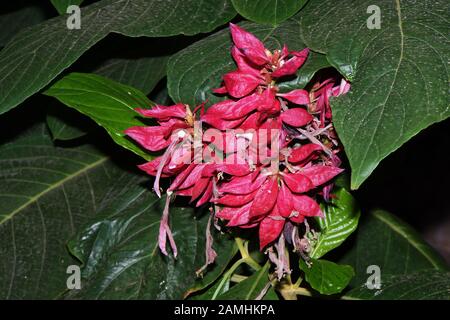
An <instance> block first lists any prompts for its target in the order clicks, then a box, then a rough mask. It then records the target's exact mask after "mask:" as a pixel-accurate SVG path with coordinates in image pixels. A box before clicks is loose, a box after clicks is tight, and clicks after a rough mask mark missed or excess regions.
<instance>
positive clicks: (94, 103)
mask: <svg viewBox="0 0 450 320" xmlns="http://www.w3.org/2000/svg"><path fill="white" fill-rule="evenodd" d="M45 94H46V95H48V96H52V97H55V98H57V99H58V100H59V101H61V102H62V103H64V104H66V105H68V106H69V107H72V108H74V109H76V110H78V111H79V112H81V113H83V114H85V115H87V116H89V117H90V118H92V119H93V120H94V121H95V122H97V123H98V124H99V125H100V126H102V127H104V128H105V129H106V131H107V132H108V133H109V135H110V136H111V137H112V138H113V140H114V141H115V142H116V143H117V144H119V145H121V146H122V147H124V148H126V149H128V150H131V151H133V152H134V153H136V154H138V155H140V156H142V157H143V158H145V159H151V156H150V155H149V154H148V153H146V152H145V151H143V150H142V149H141V148H140V147H139V146H138V145H137V144H135V143H134V142H132V141H131V140H129V139H128V138H127V137H126V136H125V133H124V131H125V130H126V129H128V128H130V127H132V126H143V125H144V123H143V122H142V118H140V117H139V115H138V113H136V112H135V111H134V110H133V109H134V108H137V107H141V108H146V107H148V106H151V105H152V102H151V101H150V100H148V99H147V97H146V96H145V95H144V94H143V93H142V92H140V91H139V90H136V89H134V88H132V87H129V86H125V85H121V84H119V83H117V82H114V81H112V80H109V79H106V78H103V77H100V76H97V75H93V74H82V73H71V74H69V75H68V76H65V77H64V78H62V79H61V80H59V81H58V82H56V83H55V84H54V85H53V86H52V87H51V88H50V89H48V90H47V91H46V92H45Z"/></svg>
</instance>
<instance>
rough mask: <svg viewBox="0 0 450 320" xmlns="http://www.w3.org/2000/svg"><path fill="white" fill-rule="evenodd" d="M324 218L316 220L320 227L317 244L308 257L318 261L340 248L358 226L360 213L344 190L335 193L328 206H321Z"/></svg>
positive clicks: (353, 200) (350, 196)
mask: <svg viewBox="0 0 450 320" xmlns="http://www.w3.org/2000/svg"><path fill="white" fill-rule="evenodd" d="M323 212H324V214H325V217H324V218H316V221H317V222H318V224H319V226H320V233H319V237H318V239H317V242H316V243H315V244H314V247H313V249H312V251H311V252H310V257H311V258H313V259H318V258H320V257H322V256H323V255H324V254H325V253H327V252H328V251H330V250H332V249H334V248H336V247H338V246H340V245H341V244H342V242H344V241H345V239H347V237H348V236H349V235H350V234H351V233H352V232H353V231H355V229H356V227H357V226H358V220H359V216H360V211H359V208H358V205H357V203H356V201H355V199H354V198H353V197H352V195H351V194H350V193H349V192H347V191H346V190H345V189H343V188H341V189H339V190H338V191H337V192H336V193H335V198H333V199H332V201H331V203H330V204H327V205H325V206H323Z"/></svg>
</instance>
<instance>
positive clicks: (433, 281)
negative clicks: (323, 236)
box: [344, 270, 450, 300]
mask: <svg viewBox="0 0 450 320" xmlns="http://www.w3.org/2000/svg"><path fill="white" fill-rule="evenodd" d="M344 298H345V299H365V300H450V272H444V271H438V270H424V271H421V272H417V273H412V274H408V275H395V276H387V277H383V281H382V284H381V288H380V290H371V289H368V288H367V287H366V286H364V285H362V286H360V287H359V288H355V289H353V290H351V291H350V292H348V293H347V294H346V295H345V297H344Z"/></svg>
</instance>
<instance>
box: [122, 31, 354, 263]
mask: <svg viewBox="0 0 450 320" xmlns="http://www.w3.org/2000/svg"><path fill="white" fill-rule="evenodd" d="M230 30H231V35H232V38H233V42H234V46H233V47H232V49H231V54H232V57H233V59H234V60H235V62H236V64H237V70H235V71H232V72H229V73H227V74H225V75H224V76H223V86H222V87H220V88H218V89H215V90H214V92H215V93H217V94H221V95H227V96H228V97H229V98H228V99H227V100H224V101H221V102H219V103H216V104H214V105H212V106H210V107H209V108H208V109H207V110H206V112H205V111H204V106H203V105H200V106H198V107H197V108H196V109H194V110H192V111H191V109H190V108H189V107H188V106H186V105H183V104H176V105H173V106H155V107H153V108H152V109H150V110H146V109H137V111H138V112H139V113H140V114H141V115H143V116H145V117H151V118H154V119H156V120H157V122H158V126H153V127H133V128H130V129H128V130H127V131H126V133H127V134H128V135H129V136H130V137H132V138H133V139H134V140H136V141H137V142H139V143H140V144H141V145H142V146H143V147H144V148H146V149H148V150H150V151H160V150H165V151H164V153H163V155H161V156H159V157H157V158H155V159H154V160H152V161H150V162H148V163H146V164H143V165H141V166H140V168H141V169H142V170H144V171H146V172H147V173H148V174H150V175H153V176H155V177H156V179H155V185H154V189H155V192H156V193H157V194H158V195H159V196H160V187H159V180H160V178H161V177H173V180H172V182H171V185H170V187H169V188H168V191H167V194H168V196H167V200H166V208H165V210H164V213H163V218H162V221H161V227H160V237H159V241H160V248H161V250H162V251H163V253H165V254H167V253H166V249H165V245H166V238H168V239H169V241H170V243H171V246H172V249H173V251H174V254H175V255H176V246H175V243H174V241H173V237H172V234H171V232H170V229H169V225H168V212H169V202H170V198H171V196H172V195H181V196H188V197H190V198H191V201H193V202H196V205H197V206H200V205H203V204H205V203H210V204H212V205H213V207H214V208H215V210H214V212H215V217H216V218H219V219H222V220H225V221H227V226H229V227H240V228H254V227H258V228H259V238H260V248H261V249H263V248H265V247H267V246H268V245H269V244H272V243H273V242H274V241H275V240H277V239H278V238H279V237H280V235H281V234H282V233H283V230H287V229H289V230H292V226H293V225H298V224H301V223H303V222H304V221H305V218H306V217H312V216H321V214H322V213H321V210H320V207H319V205H318V203H317V202H316V199H315V198H316V196H317V195H318V194H321V195H322V196H323V197H324V198H325V199H328V197H329V193H330V189H331V187H332V183H331V180H332V179H333V178H334V177H335V176H336V175H338V174H339V173H340V172H341V171H342V169H341V168H339V165H340V160H339V158H338V157H337V155H336V153H337V152H338V151H339V145H338V142H337V138H336V135H335V133H334V130H333V127H332V124H331V110H330V104H329V98H330V97H331V96H338V95H340V94H343V93H345V92H347V91H348V90H349V84H348V83H347V82H345V81H344V80H343V81H342V82H341V83H340V84H336V83H335V81H334V80H333V79H329V80H326V81H324V82H322V83H318V84H316V85H314V86H313V87H312V89H311V90H310V91H309V92H308V91H307V90H303V89H298V90H292V91H290V92H288V93H280V92H279V91H278V87H277V83H279V82H281V81H283V79H285V78H286V77H289V76H292V75H294V74H295V73H296V72H297V70H298V69H299V68H300V67H301V66H302V65H303V63H304V62H305V61H306V59H307V57H308V54H309V49H304V50H301V51H289V50H288V48H287V47H286V46H284V47H283V48H282V49H281V50H275V51H273V52H270V51H269V50H268V49H266V48H265V47H264V45H263V43H262V42H261V41H260V40H258V39H257V38H256V37H255V36H254V35H252V34H250V33H248V32H247V31H245V30H243V29H242V28H240V27H238V26H236V25H234V24H230ZM199 110H200V112H199V113H200V116H198V115H197V113H198V111H199ZM203 126H205V129H204V128H203ZM214 257H215V253H214V251H213V250H210V251H209V257H208V252H207V258H208V260H209V261H210V262H211V260H214Z"/></svg>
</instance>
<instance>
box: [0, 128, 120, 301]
mask: <svg viewBox="0 0 450 320" xmlns="http://www.w3.org/2000/svg"><path fill="white" fill-rule="evenodd" d="M124 175H125V176H126V175H128V174H127V173H126V172H124V171H123V170H122V169H120V168H119V167H118V166H116V165H115V164H114V163H113V162H112V161H110V160H108V158H107V157H106V156H105V155H104V154H102V153H100V152H98V151H97V150H96V149H95V148H93V147H92V146H88V145H86V146H83V147H77V148H70V149H67V148H56V147H54V146H53V145H52V141H51V139H50V137H49V135H48V134H47V132H46V128H45V126H42V125H39V126H37V127H35V128H33V129H31V130H29V131H28V132H27V133H25V134H22V135H21V136H19V137H17V138H16V139H15V140H14V141H11V142H9V143H6V144H4V145H2V146H0V299H54V298H57V297H58V296H60V295H61V294H62V293H63V292H64V291H65V290H66V289H67V288H66V279H67V277H68V276H69V275H68V274H67V273H66V269H67V267H68V266H69V265H73V264H77V262H76V260H74V259H73V258H72V257H71V256H70V255H69V254H68V252H67V248H66V242H67V240H68V239H69V238H70V237H71V236H73V235H74V233H75V232H76V230H77V228H78V227H79V226H80V225H81V224H83V223H85V222H86V221H87V220H89V219H91V218H92V217H93V215H94V214H95V211H96V209H97V208H98V207H99V206H100V203H101V201H102V200H103V198H105V197H107V195H108V194H109V193H110V185H111V184H112V183H114V181H116V180H117V179H118V178H119V177H122V176H124Z"/></svg>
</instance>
